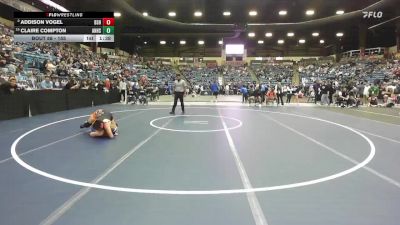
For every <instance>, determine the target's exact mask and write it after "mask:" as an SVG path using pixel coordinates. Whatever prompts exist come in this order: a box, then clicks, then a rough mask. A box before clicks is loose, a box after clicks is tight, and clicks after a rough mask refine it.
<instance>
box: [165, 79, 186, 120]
mask: <svg viewBox="0 0 400 225" xmlns="http://www.w3.org/2000/svg"><path fill="white" fill-rule="evenodd" d="M185 90H186V82H185V81H184V80H182V79H181V75H180V74H176V80H175V82H174V106H172V111H171V112H170V113H169V114H172V115H174V114H175V108H176V105H177V103H178V99H179V100H180V101H181V108H182V114H185V105H184V104H183V97H184V96H185Z"/></svg>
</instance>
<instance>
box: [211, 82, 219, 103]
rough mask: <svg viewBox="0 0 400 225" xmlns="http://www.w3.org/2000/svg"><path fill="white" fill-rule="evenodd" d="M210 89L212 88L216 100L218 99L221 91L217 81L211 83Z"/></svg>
mask: <svg viewBox="0 0 400 225" xmlns="http://www.w3.org/2000/svg"><path fill="white" fill-rule="evenodd" d="M210 89H211V92H212V94H213V95H214V96H215V101H217V98H218V92H219V88H218V84H217V81H214V83H212V84H211V87H210Z"/></svg>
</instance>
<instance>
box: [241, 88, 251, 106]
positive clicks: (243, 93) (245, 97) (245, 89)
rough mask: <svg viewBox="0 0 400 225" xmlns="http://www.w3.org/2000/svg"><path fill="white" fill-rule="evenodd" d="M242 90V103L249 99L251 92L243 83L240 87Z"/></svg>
mask: <svg viewBox="0 0 400 225" xmlns="http://www.w3.org/2000/svg"><path fill="white" fill-rule="evenodd" d="M240 92H242V103H245V102H247V99H248V97H249V92H248V90H247V87H246V86H244V85H243V86H242V87H241V88H240Z"/></svg>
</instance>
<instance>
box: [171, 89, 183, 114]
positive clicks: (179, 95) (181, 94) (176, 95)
mask: <svg viewBox="0 0 400 225" xmlns="http://www.w3.org/2000/svg"><path fill="white" fill-rule="evenodd" d="M183 94H184V92H175V95H174V106H172V112H173V113H175V108H176V105H177V104H178V99H179V101H180V102H181V108H182V112H185V105H184V104H183Z"/></svg>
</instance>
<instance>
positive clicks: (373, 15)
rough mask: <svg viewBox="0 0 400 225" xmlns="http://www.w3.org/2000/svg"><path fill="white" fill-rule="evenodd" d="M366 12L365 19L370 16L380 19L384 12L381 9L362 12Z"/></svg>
mask: <svg viewBox="0 0 400 225" xmlns="http://www.w3.org/2000/svg"><path fill="white" fill-rule="evenodd" d="M362 13H363V14H364V16H363V18H364V19H369V18H375V19H379V18H382V16H383V12H381V11H379V12H376V11H368V12H362Z"/></svg>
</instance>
